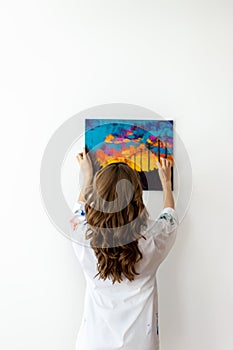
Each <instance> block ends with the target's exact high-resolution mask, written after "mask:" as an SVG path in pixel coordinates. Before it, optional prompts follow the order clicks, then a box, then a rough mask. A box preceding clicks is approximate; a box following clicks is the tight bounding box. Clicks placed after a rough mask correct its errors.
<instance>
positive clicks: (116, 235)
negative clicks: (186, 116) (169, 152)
mask: <svg viewBox="0 0 233 350" xmlns="http://www.w3.org/2000/svg"><path fill="white" fill-rule="evenodd" d="M77 160H78V163H79V166H80V170H81V172H82V174H83V178H84V182H83V186H82V190H81V193H80V195H79V197H78V200H77V202H76V203H75V206H74V214H75V216H74V217H73V218H72V220H71V223H72V225H73V230H75V232H76V233H77V232H78V234H79V235H80V236H81V237H82V239H83V242H84V244H77V243H75V242H72V245H73V248H74V251H75V254H76V256H77V258H78V260H79V262H80V264H81V266H82V268H83V272H84V275H85V279H86V287H87V288H86V294H85V305H84V314H83V318H82V324H81V327H80V329H79V332H78V336H77V341H76V350H117V349H124V350H138V349H139V350H152V349H153V350H158V349H159V327H158V295H157V282H156V272H157V269H158V267H159V265H160V263H161V262H162V261H163V260H164V259H165V258H166V256H167V254H168V253H169V251H170V250H171V248H172V246H173V244H174V242H175V238H176V232H177V227H178V225H179V221H178V216H177V213H176V211H175V209H174V199H173V194H172V190H171V162H170V161H169V160H167V159H164V158H162V160H161V162H162V165H161V164H160V163H159V162H157V166H158V171H159V176H160V180H161V183H162V188H163V209H162V211H161V213H160V215H159V216H158V217H157V219H156V220H152V219H150V218H149V214H148V211H147V209H146V207H145V205H144V203H143V199H142V186H141V182H140V178H139V175H138V173H137V172H136V171H135V170H133V169H132V168H131V167H129V166H128V165H127V164H125V163H111V164H108V165H107V166H105V167H103V168H101V169H100V170H99V171H98V172H97V173H96V174H95V176H94V177H93V169H92V163H91V159H90V157H89V155H88V153H86V151H85V148H83V152H82V153H79V154H78V156H77ZM97 277H98V278H97Z"/></svg>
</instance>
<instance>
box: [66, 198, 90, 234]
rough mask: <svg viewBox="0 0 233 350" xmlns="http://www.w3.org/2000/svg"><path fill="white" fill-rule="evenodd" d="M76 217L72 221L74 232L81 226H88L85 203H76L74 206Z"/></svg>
mask: <svg viewBox="0 0 233 350" xmlns="http://www.w3.org/2000/svg"><path fill="white" fill-rule="evenodd" d="M73 213H74V216H73V217H72V218H71V219H70V223H71V225H72V228H73V230H76V228H77V227H78V225H79V224H86V222H87V219H86V213H85V202H83V201H79V200H77V201H75V203H74V206H73Z"/></svg>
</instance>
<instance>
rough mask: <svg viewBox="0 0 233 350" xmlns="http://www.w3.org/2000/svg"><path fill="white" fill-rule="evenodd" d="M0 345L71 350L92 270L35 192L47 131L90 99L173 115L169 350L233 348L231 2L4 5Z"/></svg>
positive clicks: (165, 321)
mask: <svg viewBox="0 0 233 350" xmlns="http://www.w3.org/2000/svg"><path fill="white" fill-rule="evenodd" d="M0 13H1V15H0V16H1V18H0V33H1V34H0V35H1V56H0V59H1V65H0V67H1V68H0V69H1V72H0V73H1V74H0V76H1V79H0V83H1V91H0V93H1V106H0V108H1V124H2V126H1V129H0V130H1V137H0V140H1V164H2V167H1V203H2V208H1V214H2V218H1V222H2V223H3V224H2V225H1V245H0V249H1V251H0V268H1V279H0V281H1V288H0V293H1V298H0V329H1V332H0V348H1V349H4V350H13V349H14V350H16V349H17V350H21V349H22V350H29V349H30V350H31V349H34V350H41V349H44V350H51V349H56V350H64V349H66V350H74V344H75V340H76V334H77V331H78V328H79V325H80V320H81V315H82V310H83V295H84V288H85V284H84V277H83V275H82V271H81V269H80V266H79V264H78V261H77V260H76V257H75V256H74V253H73V251H72V247H71V245H70V241H68V240H67V239H66V238H65V237H63V236H62V235H61V234H60V233H58V232H57V230H56V228H55V227H54V226H53V225H52V224H51V222H50V221H49V218H48V217H47V215H46V213H45V211H44V208H43V205H42V202H41V197H40V190H39V175H40V162H41V158H42V155H43V152H44V149H45V147H46V145H47V142H48V140H49V138H50V137H51V136H52V134H53V133H54V131H55V130H56V129H57V128H58V127H59V126H60V125H61V124H62V123H63V122H64V121H65V120H67V119H68V118H70V117H71V116H72V115H74V114H76V113H77V112H79V111H81V110H84V109H86V108H89V107H91V106H94V105H99V104H104V103H112V102H121V103H132V104H137V105H141V106H144V107H147V108H150V109H151V110H154V111H156V112H157V113H158V114H160V115H161V116H163V117H164V118H167V119H168V118H170V119H174V120H176V131H177V132H178V134H179V136H180V137H181V138H182V140H183V142H184V144H185V146H186V148H187V150H188V152H189V156H190V158H191V161H192V168H193V182H194V190H193V195H192V201H191V204H190V207H189V211H188V213H187V214H186V216H185V218H184V220H183V221H182V224H181V226H180V228H179V234H178V238H177V241H176V244H175V246H174V249H173V250H172V252H171V253H170V255H169V257H168V258H167V260H166V261H165V262H164V263H163V264H162V265H161V267H160V270H159V272H158V286H159V308H160V337H161V349H162V350H187V349H189V350H197V349H200V350H207V349H208V350H219V349H223V350H231V349H232V348H233V339H232V324H233V301H232V296H233V281H232V275H233V274H232V266H233V264H232V263H233V261H232V247H233V232H232V213H231V212H232V194H233V193H232V192H233V191H232V190H233V188H232V175H233V174H232V159H231V151H232V126H233V122H232V118H231V117H232V113H233V98H232V97H233V96H232V91H233V90H232V88H233V65H232V62H233V35H232V34H233V32H232V30H233V22H232V16H233V3H232V1H230V0H228V1H227V0H221V1H220V0H214V1H213V0H211V1H210V0H208V1H207V0H202V1H200V0H191V1H181V0H163V1H156V0H154V1H152V0H147V1H139V0H118V1H113V0H98V1H95V0H81V1H77V0H76V1H75V0H66V1H62V0H61V1H55V0H46V1H45V0H40V1H39V0H34V1H31V0H30V1H29V0H28V1H26V0H22V1H1V11H0Z"/></svg>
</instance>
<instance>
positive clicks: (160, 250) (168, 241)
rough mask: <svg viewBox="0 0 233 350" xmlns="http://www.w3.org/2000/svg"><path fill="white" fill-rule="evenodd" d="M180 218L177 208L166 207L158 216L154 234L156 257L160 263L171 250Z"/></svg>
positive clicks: (153, 229)
mask: <svg viewBox="0 0 233 350" xmlns="http://www.w3.org/2000/svg"><path fill="white" fill-rule="evenodd" d="M178 226H179V218H178V214H177V212H176V210H175V209H173V208H171V207H167V208H164V209H163V210H162V211H161V213H160V214H159V215H158V217H157V218H156V220H155V222H154V225H153V227H152V235H153V240H154V243H155V248H156V253H155V259H156V260H157V264H158V265H159V264H160V263H161V262H162V261H163V260H164V259H165V258H166V257H167V255H168V253H169V251H170V250H171V248H172V246H173V244H174V242H175V239H176V234H177V228H178Z"/></svg>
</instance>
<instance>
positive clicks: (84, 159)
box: [76, 147, 93, 183]
mask: <svg viewBox="0 0 233 350" xmlns="http://www.w3.org/2000/svg"><path fill="white" fill-rule="evenodd" d="M76 158H77V160H78V163H79V166H80V170H81V172H82V173H83V177H84V182H85V183H88V182H89V181H91V180H92V177H93V167H92V163H91V158H90V156H89V154H88V153H86V149H85V147H83V152H80V153H78V155H77V156H76Z"/></svg>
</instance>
